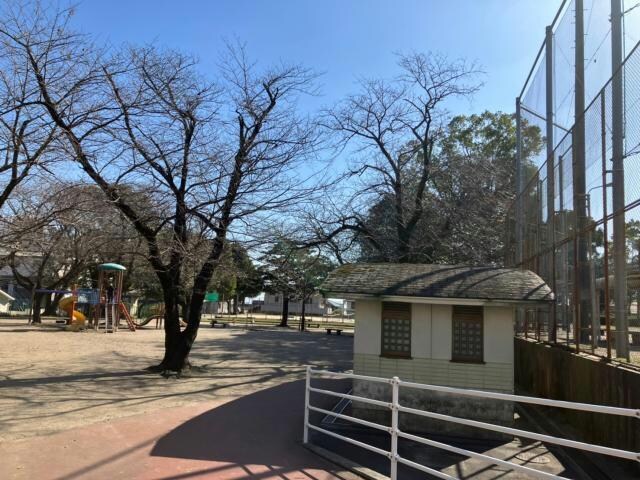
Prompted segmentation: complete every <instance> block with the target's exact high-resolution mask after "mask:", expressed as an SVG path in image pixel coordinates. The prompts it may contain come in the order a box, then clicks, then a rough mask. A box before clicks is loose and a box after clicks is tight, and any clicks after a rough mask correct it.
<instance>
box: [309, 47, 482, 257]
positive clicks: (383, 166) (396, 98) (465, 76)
mask: <svg viewBox="0 0 640 480" xmlns="http://www.w3.org/2000/svg"><path fill="white" fill-rule="evenodd" d="M398 63H399V66H400V68H401V71H402V74H401V75H400V76H399V78H397V79H395V80H393V81H391V82H388V81H384V80H363V81H361V82H360V92H359V93H358V94H355V95H351V96H349V97H347V98H346V99H345V100H344V101H342V102H340V103H339V104H338V105H336V106H335V107H334V108H332V109H329V110H327V111H326V115H325V120H324V125H325V127H326V128H328V129H330V130H331V131H332V132H334V133H335V135H336V138H337V139H338V141H339V144H340V145H341V146H342V147H343V148H347V149H348V153H349V154H350V155H351V156H352V163H351V167H350V172H349V175H348V176H347V179H348V181H349V182H351V183H352V184H353V183H354V182H357V185H358V186H356V187H352V191H353V190H355V193H354V194H351V195H348V196H347V200H346V201H345V202H344V203H343V204H342V205H340V204H335V203H334V205H331V206H329V207H328V208H325V209H324V212H325V215H321V216H318V215H312V216H311V217H312V221H313V223H314V225H315V228H316V232H323V234H322V235H321V239H322V240H321V241H323V242H333V243H330V245H333V247H332V248H333V249H335V247H336V246H339V244H337V243H336V240H335V239H336V237H338V236H340V235H343V236H344V235H345V234H346V235H347V236H351V237H354V236H355V237H358V238H359V239H360V241H364V242H366V243H367V244H368V245H369V246H370V248H371V249H373V250H375V251H376V253H377V255H376V256H377V258H379V259H381V260H384V261H398V262H407V261H412V260H413V259H414V258H415V255H414V254H413V252H412V249H413V247H414V245H415V240H416V233H417V227H418V224H419V222H420V221H421V220H422V221H423V220H424V219H425V216H426V214H427V213H428V212H427V207H428V205H429V204H430V202H431V201H432V198H431V197H432V194H431V192H430V187H431V186H432V183H431V182H432V180H433V163H434V156H435V155H436V151H437V147H438V142H439V140H440V139H441V138H442V136H443V133H444V130H445V127H446V124H447V121H448V118H449V115H448V112H447V110H446V109H445V108H444V107H445V104H446V102H447V100H449V99H450V98H452V97H466V96H469V95H471V94H473V93H474V92H476V91H477V90H478V88H479V85H480V84H479V82H478V80H477V75H478V73H479V72H478V70H477V69H476V67H475V66H474V65H470V64H467V63H466V62H464V61H461V60H458V61H449V60H447V58H445V57H444V56H441V55H436V54H429V55H424V54H411V55H403V56H400V57H399V62H398ZM381 199H383V203H384V214H385V216H387V218H388V219H389V222H388V225H389V228H390V230H389V231H385V232H380V231H377V230H376V229H377V227H378V225H376V224H371V222H370V221H369V219H368V218H367V215H366V212H367V211H368V210H369V208H370V207H371V206H372V205H373V204H376V203H378V202H380V201H381ZM332 207H333V208H332ZM336 210H337V211H338V212H339V214H338V215H337V216H336V215H334V214H331V213H330V214H329V215H327V214H326V212H332V211H333V212H335V211H336ZM431 234H432V235H433V238H434V239H437V238H438V237H440V236H441V235H442V232H439V231H437V230H435V231H432V232H431ZM381 238H382V239H384V240H385V241H381ZM388 239H392V240H391V241H386V240H388ZM343 243H344V242H343ZM347 245H349V242H347Z"/></svg>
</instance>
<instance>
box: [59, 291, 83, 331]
mask: <svg viewBox="0 0 640 480" xmlns="http://www.w3.org/2000/svg"><path fill="white" fill-rule="evenodd" d="M77 301H78V296H77V293H76V292H75V290H74V291H73V292H72V294H71V296H70V297H64V298H63V299H62V300H60V303H59V304H58V307H59V308H60V310H62V311H64V312H66V313H67V314H68V315H69V321H68V322H67V323H68V324H69V325H74V326H77V327H84V325H85V322H86V320H87V317H85V315H84V313H82V312H79V311H78V310H75V307H76V302H77Z"/></svg>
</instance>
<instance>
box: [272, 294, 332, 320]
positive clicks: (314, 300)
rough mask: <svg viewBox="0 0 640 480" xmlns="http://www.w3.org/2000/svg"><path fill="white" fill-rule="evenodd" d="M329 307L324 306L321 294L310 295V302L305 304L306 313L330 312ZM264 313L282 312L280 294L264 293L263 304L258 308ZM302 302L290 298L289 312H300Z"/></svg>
mask: <svg viewBox="0 0 640 480" xmlns="http://www.w3.org/2000/svg"><path fill="white" fill-rule="evenodd" d="M329 310H330V309H329V308H328V307H327V306H326V304H325V301H324V298H323V297H322V296H321V295H314V296H312V297H311V303H310V304H309V303H307V305H306V306H305V310H304V311H305V314H306V315H324V314H328V313H331V312H330V311H329ZM260 311H262V312H266V313H282V295H281V294H280V295H277V294H271V293H265V294H264V304H263V305H262V308H261V309H260ZM301 312H302V304H301V303H300V302H297V301H294V300H290V301H289V313H290V314H295V313H301Z"/></svg>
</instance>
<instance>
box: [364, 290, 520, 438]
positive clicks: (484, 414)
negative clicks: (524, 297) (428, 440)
mask: <svg viewBox="0 0 640 480" xmlns="http://www.w3.org/2000/svg"><path fill="white" fill-rule="evenodd" d="M381 311H382V303H381V302H380V301H377V300H371V301H368V300H358V303H357V307H356V311H355V338H354V373H356V374H359V375H369V376H375V377H384V378H389V377H393V376H398V377H399V378H400V379H402V380H406V381H412V382H417V383H426V384H435V385H444V386H450V387H459V388H474V389H481V390H491V391H498V392H505V393H513V389H514V384H513V309H512V308H511V307H494V306H491V307H485V310H484V363H482V364H474V363H459V362H452V361H451V354H452V343H453V341H452V311H453V308H452V306H451V305H436V304H417V303H414V304H412V308H411V329H412V330H411V358H410V359H403V358H386V357H382V356H380V353H381V342H382V339H381V334H382V328H381V323H382V319H381ZM354 393H355V395H359V396H363V397H368V398H378V399H382V400H390V398H391V397H390V389H389V386H388V385H385V384H377V383H373V382H363V381H354ZM400 402H401V403H402V404H403V405H405V406H409V407H413V408H419V409H425V410H430V411H435V412H439V413H445V414H448V415H454V416H458V417H462V418H473V419H479V420H483V421H489V422H495V423H500V424H505V425H508V424H510V423H512V421H513V405H512V404H511V403H510V402H501V401H495V400H485V399H474V398H471V397H462V396H456V395H450V394H443V393H437V392H427V391H424V390H412V389H407V388H403V389H401V392H400ZM353 408H354V414H356V415H358V416H360V417H362V418H368V419H371V420H373V421H378V422H387V421H388V412H387V411H385V410H384V409H378V408H375V407H374V408H372V407H371V406H370V405H364V404H358V403H357V402H356V403H354V406H353ZM400 423H401V428H402V427H403V428H405V429H408V430H413V431H438V432H441V433H449V434H454V435H466V436H483V437H494V436H495V434H493V433H491V432H479V431H478V429H468V428H466V427H461V426H459V425H456V424H453V423H449V422H438V421H436V420H429V419H426V418H422V417H419V418H416V416H414V415H401V417H400Z"/></svg>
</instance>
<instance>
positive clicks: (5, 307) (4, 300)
mask: <svg viewBox="0 0 640 480" xmlns="http://www.w3.org/2000/svg"><path fill="white" fill-rule="evenodd" d="M14 300H15V298H13V297H12V296H11V295H9V294H8V293H7V292H5V291H4V290H2V289H1V288H0V313H9V311H10V310H11V304H12V303H13V301H14Z"/></svg>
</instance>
